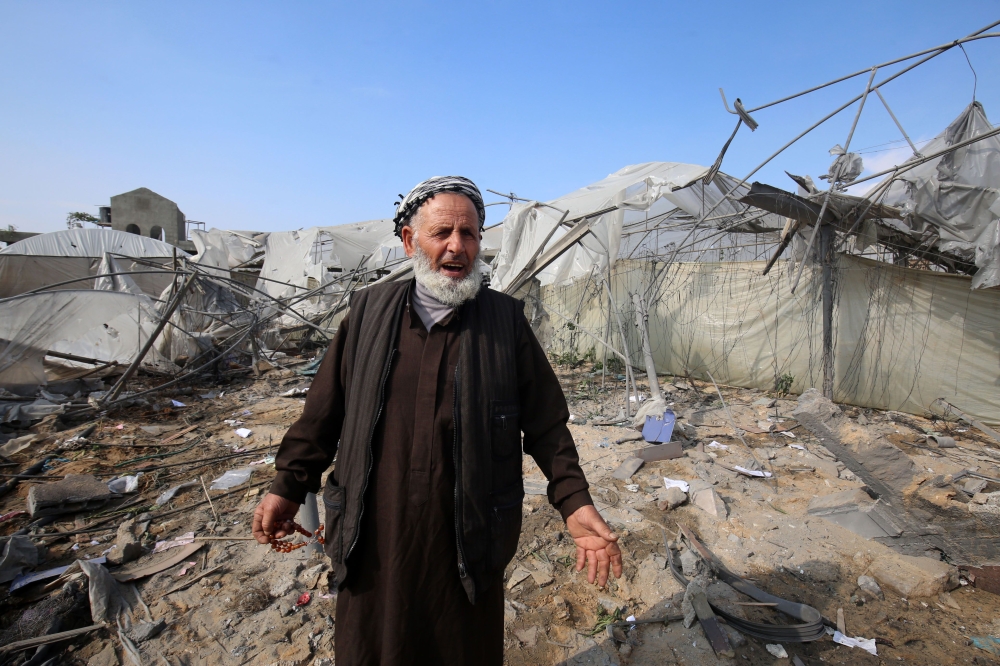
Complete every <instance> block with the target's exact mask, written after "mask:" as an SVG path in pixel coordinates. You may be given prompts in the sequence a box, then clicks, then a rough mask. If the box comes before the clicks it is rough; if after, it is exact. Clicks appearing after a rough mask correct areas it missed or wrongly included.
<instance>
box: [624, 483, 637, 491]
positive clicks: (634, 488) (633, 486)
mask: <svg viewBox="0 0 1000 666" xmlns="http://www.w3.org/2000/svg"><path fill="white" fill-rule="evenodd" d="M625 490H627V491H629V492H630V493H637V492H639V484H638V483H630V484H628V485H627V486H625Z"/></svg>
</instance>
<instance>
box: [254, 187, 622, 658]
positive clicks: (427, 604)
mask: <svg viewBox="0 0 1000 666" xmlns="http://www.w3.org/2000/svg"><path fill="white" fill-rule="evenodd" d="M485 217H486V215H485V208H484V206H483V200H482V195H481V194H480V192H479V189H478V188H477V187H476V186H475V185H474V184H473V183H472V181H470V180H468V179H465V178H461V177H436V178H431V179H430V180H427V181H424V182H423V183H421V184H419V185H417V186H416V187H415V188H414V189H413V190H412V191H411V192H410V193H409V194H408V195H407V196H406V197H404V198H403V200H402V201H401V202H400V203H399V205H398V206H397V209H396V218H395V222H396V233H397V235H399V236H400V238H401V239H402V241H403V246H404V248H405V250H406V254H407V255H408V256H410V257H412V258H413V271H414V275H415V280H410V281H408V282H397V283H390V284H386V285H380V286H375V287H370V288H368V289H365V290H362V291H359V292H357V293H355V294H354V295H353V297H352V299H351V311H350V314H349V316H348V317H347V318H346V319H344V321H343V322H342V323H341V325H340V327H339V328H338V330H337V334H336V335H335V336H334V339H333V341H332V342H331V344H330V348H329V350H328V351H327V353H326V357H325V358H324V359H323V363H322V365H321V367H320V369H319V372H318V373H317V375H316V379H315V381H314V382H313V384H312V387H311V389H310V391H309V397H308V399H307V400H306V405H305V409H304V410H303V412H302V416H301V417H300V418H299V420H298V421H296V422H295V423H294V424H293V425H292V427H291V428H289V430H288V432H287V433H286V434H285V437H284V439H283V440H282V443H281V448H280V449H279V450H278V455H277V459H276V461H275V467H276V468H277V470H278V474H277V477H276V478H275V480H274V483H273V484H272V485H271V491H270V493H269V494H268V495H267V496H266V497H265V498H264V499H263V500H262V501H261V503H260V505H259V506H258V507H257V510H256V511H255V513H254V522H253V534H254V536H256V537H257V540H258V541H260V542H261V543H267V541H268V538H269V537H270V536H272V535H273V536H275V537H277V538H281V537H283V536H285V535H286V534H289V533H290V531H291V527H292V525H291V522H290V521H291V520H292V519H293V518H294V516H295V514H296V511H297V510H298V507H299V504H300V503H301V502H302V501H303V500H304V498H305V495H306V493H307V492H309V491H312V492H317V491H318V490H319V487H320V479H321V476H322V474H323V472H324V471H325V470H326V469H327V467H328V466H329V465H330V462H331V460H332V459H333V458H334V455H336V456H337V464H336V468H335V470H334V471H333V472H331V473H330V475H329V476H328V477H327V482H326V486H325V488H324V490H323V503H324V505H325V509H326V521H325V524H326V533H325V537H326V546H325V548H326V552H327V554H328V555H329V556H330V558H331V560H332V563H333V567H334V571H335V573H336V577H337V581H338V583H339V588H340V592H339V594H338V597H337V615H336V622H337V626H336V642H335V650H336V661H337V666H353V665H355V664H384V665H389V664H393V665H395V664H417V663H420V664H424V663H426V664H496V665H497V666H499V665H500V664H502V662H503V571H504V568H505V567H506V565H507V564H508V563H509V562H510V560H511V559H512V558H513V556H514V553H515V551H516V550H517V542H518V537H519V536H520V531H521V504H522V500H523V498H524V489H523V479H522V470H521V453H522V450H523V451H524V452H525V453H527V454H529V455H531V456H532V457H533V458H534V459H535V461H536V462H537V463H538V466H539V467H540V468H541V469H542V472H544V474H545V476H546V477H547V478H548V480H549V485H548V498H549V501H550V502H551V503H552V504H553V506H555V507H556V508H557V509H558V510H559V511H560V513H561V514H562V516H563V518H564V520H565V521H566V528H567V531H568V532H569V533H570V535H571V536H572V537H573V539H574V540H575V542H576V551H577V552H576V555H577V571H580V570H582V569H583V567H584V565H585V564H586V566H587V578H588V580H589V581H590V582H591V583H593V582H594V581H595V579H596V581H597V583H598V584H599V585H601V586H603V585H604V584H605V583H606V582H607V578H608V575H609V569H611V570H613V573H614V575H615V576H618V577H620V576H621V551H620V550H619V549H618V546H617V544H616V543H615V542H616V541H617V539H618V537H617V536H616V535H615V534H614V533H612V531H611V530H610V528H609V527H608V526H607V524H605V522H604V520H603V519H602V518H601V516H600V514H598V513H597V511H596V509H594V507H593V503H592V501H591V498H590V494H589V492H588V490H587V488H588V485H587V481H586V479H585V478H584V474H583V471H582V470H581V469H580V465H579V459H578V457H577V452H576V447H575V446H574V444H573V438H572V436H571V435H570V433H569V430H568V429H567V427H566V422H567V420H568V418H569V411H568V409H567V406H566V401H565V399H564V397H563V394H562V391H561V389H560V387H559V384H558V381H557V380H556V376H555V373H553V371H552V368H551V366H549V364H548V361H547V360H546V358H545V354H544V352H543V351H542V349H541V347H540V345H539V344H538V341H537V340H536V339H535V337H534V335H533V334H532V332H531V329H530V328H529V326H528V323H527V320H526V319H525V317H524V314H523V312H522V308H521V305H520V303H518V302H517V301H515V300H514V299H513V298H510V297H509V296H506V295H503V294H500V293H497V292H495V291H492V290H489V289H482V288H481V287H480V285H481V283H482V275H481V263H480V261H479V243H480V240H481V238H482V233H481V232H482V227H483V222H484V220H485ZM522 432H523V434H524V440H523V447H522V441H521V434H522ZM338 440H339V441H338ZM338 445H339V448H338Z"/></svg>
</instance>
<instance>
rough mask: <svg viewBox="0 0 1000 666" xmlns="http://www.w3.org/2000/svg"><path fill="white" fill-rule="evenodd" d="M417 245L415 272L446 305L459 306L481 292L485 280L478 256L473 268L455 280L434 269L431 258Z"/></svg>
mask: <svg viewBox="0 0 1000 666" xmlns="http://www.w3.org/2000/svg"><path fill="white" fill-rule="evenodd" d="M414 245H415V252H414V254H413V274H414V276H415V277H416V278H417V282H419V283H420V284H421V285H422V286H423V287H424V288H425V289H426V290H427V291H429V292H431V294H432V295H433V296H434V298H436V299H437V300H438V301H440V302H441V303H443V304H444V305H448V306H450V307H453V308H457V307H458V306H459V305H461V304H462V303H465V302H466V301H471V300H472V299H473V298H475V297H476V294H478V293H479V287H480V285H481V284H482V282H483V270H482V268H483V263H482V261H480V260H479V257H476V258H475V260H474V261H473V262H472V270H470V271H469V274H468V275H466V276H465V277H464V278H461V279H459V280H455V279H453V278H450V277H448V276H447V275H442V274H441V273H439V272H437V271H436V270H434V268H433V266H432V265H431V259H430V257H428V256H427V255H426V254H425V253H424V251H423V250H421V249H420V246H419V245H416V244H414Z"/></svg>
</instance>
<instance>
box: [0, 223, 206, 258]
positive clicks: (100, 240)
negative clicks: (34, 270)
mask: <svg viewBox="0 0 1000 666" xmlns="http://www.w3.org/2000/svg"><path fill="white" fill-rule="evenodd" d="M108 252H112V253H114V254H120V255H125V256H127V257H146V258H148V257H163V258H166V257H173V256H174V253H175V252H176V254H177V256H181V257H186V256H188V253H187V252H185V251H184V250H181V249H179V248H176V247H174V246H173V245H171V244H170V243H164V242H163V241H159V240H156V239H155V238H147V237H146V236H140V235H138V234H130V233H127V232H125V231H115V230H113V229H64V230H62V231H53V232H52V233H47V234H39V235H37V236H31V237H30V238H25V239H24V240H20V241H18V242H16V243H11V244H10V245H8V246H7V247H5V248H4V249H2V250H0V254H29V255H42V256H48V257H103V256H104V255H105V254H107V253H108Z"/></svg>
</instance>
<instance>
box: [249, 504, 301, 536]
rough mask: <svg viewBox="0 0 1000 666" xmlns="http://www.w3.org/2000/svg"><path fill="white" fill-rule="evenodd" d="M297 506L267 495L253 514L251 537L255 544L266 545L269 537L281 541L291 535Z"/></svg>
mask: <svg viewBox="0 0 1000 666" xmlns="http://www.w3.org/2000/svg"><path fill="white" fill-rule="evenodd" d="M298 512H299V505H298V504H296V503H295V502H293V501H292V500H290V499H285V498H284V497H281V496H279V495H275V494H274V493H268V494H267V495H265V496H264V499H262V500H261V501H260V504H258V505H257V508H256V509H254V512H253V536H254V538H255V539H257V543H268V542H270V540H271V537H272V536H273V537H275V538H277V539H281V538H282V537H285V536H288V535H289V534H291V533H292V525H293V522H292V521H293V520H295V514H296V513H298Z"/></svg>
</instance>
